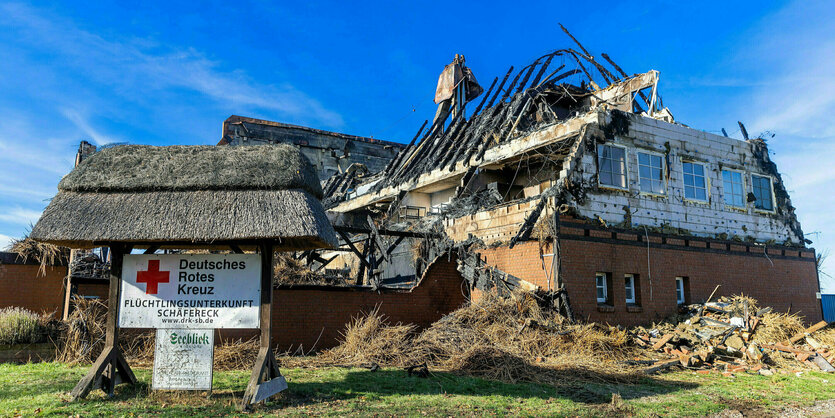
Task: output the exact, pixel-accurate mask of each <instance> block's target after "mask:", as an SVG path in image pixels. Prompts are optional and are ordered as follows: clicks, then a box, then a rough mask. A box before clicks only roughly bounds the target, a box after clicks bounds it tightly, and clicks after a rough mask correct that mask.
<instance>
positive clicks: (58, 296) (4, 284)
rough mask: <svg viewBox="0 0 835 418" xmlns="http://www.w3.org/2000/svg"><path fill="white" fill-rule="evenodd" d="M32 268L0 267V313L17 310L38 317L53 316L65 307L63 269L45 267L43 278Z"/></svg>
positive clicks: (0, 265)
mask: <svg viewBox="0 0 835 418" xmlns="http://www.w3.org/2000/svg"><path fill="white" fill-rule="evenodd" d="M39 268H40V266H39V265H35V264H7V263H2V264H0V309H2V308H6V307H11V306H19V307H23V308H26V309H28V310H30V311H34V312H37V313H41V312H49V313H51V312H55V313H57V315H58V316H59V317H60V315H61V309H62V308H63V306H64V277H65V276H66V275H67V267H66V266H55V267H47V268H46V275H45V276H44V275H41V274H40V273H39V272H38V269H39Z"/></svg>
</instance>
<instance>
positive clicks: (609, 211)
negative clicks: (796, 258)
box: [578, 115, 800, 243]
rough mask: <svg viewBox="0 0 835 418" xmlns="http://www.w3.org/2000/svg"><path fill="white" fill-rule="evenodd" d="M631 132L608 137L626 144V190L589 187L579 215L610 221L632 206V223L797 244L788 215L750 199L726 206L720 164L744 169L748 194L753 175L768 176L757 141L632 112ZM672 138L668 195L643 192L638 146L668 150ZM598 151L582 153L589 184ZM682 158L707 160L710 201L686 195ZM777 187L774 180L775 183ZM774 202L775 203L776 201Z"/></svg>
mask: <svg viewBox="0 0 835 418" xmlns="http://www.w3.org/2000/svg"><path fill="white" fill-rule="evenodd" d="M629 119H630V121H631V124H630V127H629V133H628V134H627V135H623V136H616V137H615V138H614V139H612V138H607V140H609V141H610V143H613V144H618V145H624V146H626V147H627V153H626V159H627V182H628V189H629V190H628V191H610V190H603V189H598V188H597V187H589V188H588V190H587V191H588V194H587V200H586V201H585V203H584V204H583V205H581V206H578V210H579V212H580V215H581V216H584V217H589V218H593V219H596V218H597V217H598V216H599V217H600V218H602V219H603V220H605V221H606V222H607V223H611V224H619V223H621V222H623V221H624V219H625V214H626V209H625V208H628V210H629V211H630V213H631V215H632V218H631V225H624V226H631V227H636V226H643V225H646V226H662V225H664V224H668V225H669V226H671V227H674V228H682V229H686V230H688V231H689V232H690V233H692V234H694V235H700V236H709V237H713V236H716V235H717V234H722V233H725V234H728V236H729V237H733V236H738V237H740V238H745V237H747V236H751V237H754V238H755V239H757V240H759V241H767V240H772V239H773V240H776V241H777V242H778V243H783V242H784V241H786V239H791V241H792V242H795V243H798V242H799V241H800V239H799V238H798V237H797V236H796V235H795V234H794V233H793V232H792V230H791V228H790V227H789V226H788V224H787V222H786V221H785V218H786V216H785V215H780V216H778V215H777V214H763V213H761V212H760V211H757V210H755V209H754V206H753V203H747V204H746V207H745V208H744V209H743V210H739V209H733V208H728V207H726V206H725V203H724V197H723V190H722V189H723V187H722V172H721V170H722V167H728V168H734V169H739V170H740V171H743V172H744V187H745V191H744V192H745V194H747V193H748V192H751V181H750V180H751V174H752V173H753V174H760V175H766V173H763V172H761V171H759V168H758V166H757V164H756V163H755V158H754V155H753V153H752V151H753V147H754V146H753V145H752V144H750V143H747V142H745V141H740V140H737V139H733V138H727V137H724V136H718V135H714V134H710V133H707V132H703V131H699V130H695V129H691V128H687V127H684V126H680V125H676V124H671V123H667V122H663V121H658V120H655V119H651V118H646V117H639V116H634V115H630V116H629ZM665 143H669V158H667V161H668V162H669V164H670V167H669V172H670V174H669V178H668V182H667V187H666V195H665V196H663V197H657V196H650V195H646V194H642V193H641V192H640V189H639V184H638V158H637V151H639V150H650V151H655V152H657V153H661V154H667V152H668V151H667V145H665ZM596 158H597V154H596V150H595V151H593V152H586V153H585V155H584V156H583V157H582V160H581V163H580V166H579V167H578V168H579V170H580V173H581V174H580V175H581V176H582V179H583V182H584V183H586V185H592V186H596V184H597V180H596V174H597V165H596ZM682 158H685V159H689V158H695V159H699V160H702V161H700V162H703V163H705V164H706V173H705V175H706V177H707V178H708V179H709V184H708V186H709V190H708V194H709V196H708V202H707V203H698V202H693V201H689V200H685V199H684V179H683V171H682ZM774 187H776V183H775V184H773V185H772V188H774ZM774 205H775V207H776V206H777V202H776V201H774Z"/></svg>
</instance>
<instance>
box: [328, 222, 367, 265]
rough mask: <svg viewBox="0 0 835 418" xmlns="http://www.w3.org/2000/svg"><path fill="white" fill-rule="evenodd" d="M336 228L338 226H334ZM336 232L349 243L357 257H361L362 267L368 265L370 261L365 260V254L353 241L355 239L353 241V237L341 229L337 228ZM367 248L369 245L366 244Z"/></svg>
mask: <svg viewBox="0 0 835 418" xmlns="http://www.w3.org/2000/svg"><path fill="white" fill-rule="evenodd" d="M334 229H336V228H334ZM336 233H337V234H339V236H340V237H342V239H343V240H344V241H345V242H346V243H347V244H348V247H350V248H351V251H352V252H353V253H354V254H356V255H357V257H359V258H360V264H361V268H362V267H368V262H367V261H365V254H363V253H361V252H360V250H358V249H357V247H356V246H354V243H353V241H351V238H350V237H349V236H348V234H347V233H346V232H345V231H343V230H341V229H336ZM366 248H367V246H366ZM363 252H365V248H363Z"/></svg>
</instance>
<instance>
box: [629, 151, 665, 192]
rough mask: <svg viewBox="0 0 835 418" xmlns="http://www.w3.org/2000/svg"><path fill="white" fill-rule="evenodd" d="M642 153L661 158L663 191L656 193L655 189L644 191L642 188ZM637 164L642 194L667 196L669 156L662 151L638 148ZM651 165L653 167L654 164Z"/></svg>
mask: <svg viewBox="0 0 835 418" xmlns="http://www.w3.org/2000/svg"><path fill="white" fill-rule="evenodd" d="M641 154H646V155H651V156H654V157H659V158H661V193H656V192H653V191H649V192H647V191H644V190H643V189H641ZM635 164H636V167H637V168H638V177H637V178H638V190H639V191H640V192H641V194H645V195H650V196H663V197H666V196H667V156H666V155H664V154H662V153H660V152H655V151H651V150H645V149H637V150H635ZM649 167H650V168H652V166H649ZM649 180H650V181H653V180H652V179H649Z"/></svg>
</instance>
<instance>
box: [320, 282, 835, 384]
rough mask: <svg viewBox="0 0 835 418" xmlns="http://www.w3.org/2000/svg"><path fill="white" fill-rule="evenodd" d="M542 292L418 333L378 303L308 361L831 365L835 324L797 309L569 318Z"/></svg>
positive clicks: (646, 367) (758, 368) (608, 372)
mask: <svg viewBox="0 0 835 418" xmlns="http://www.w3.org/2000/svg"><path fill="white" fill-rule="evenodd" d="M543 296H544V295H543V294H541V293H534V292H524V291H516V292H514V293H512V294H510V296H508V297H496V296H490V295H489V294H487V296H485V297H484V298H482V299H481V300H479V301H477V302H473V303H471V304H470V305H468V306H465V307H462V308H460V309H458V310H456V311H454V312H452V313H450V314H449V315H447V316H445V317H443V318H442V319H440V320H439V321H437V322H435V323H434V324H432V326H430V327H429V328H426V329H424V330H422V331H420V332H417V330H416V329H415V328H414V327H413V326H406V325H402V324H396V325H391V324H387V323H386V320H385V318H384V317H382V316H381V315H380V314H379V312H378V311H377V310H374V311H372V312H371V313H369V314H367V315H366V316H362V317H358V318H356V319H355V320H354V321H353V322H352V323H351V324H350V325H349V326H348V327H347V328H346V330H345V332H344V333H343V343H342V344H341V345H339V346H337V347H335V348H333V349H330V350H326V351H324V352H322V353H320V354H319V355H318V356H316V357H314V358H310V361H311V362H312V364H311V363H308V364H310V365H340V366H361V367H368V368H376V367H379V366H390V367H403V368H407V369H409V370H412V369H414V368H416V367H417V368H429V369H434V370H446V371H452V372H456V373H462V374H467V375H472V376H479V377H484V378H489V379H495V380H502V381H507V382H517V381H528V382H536V383H548V384H559V383H560V382H561V381H563V380H564V379H565V378H566V377H567V376H571V377H572V378H574V379H576V378H580V379H587V380H596V381H601V380H602V381H608V382H629V381H635V380H637V379H640V376H642V375H645V374H652V373H657V372H660V371H665V370H669V369H672V368H674V367H676V368H684V369H687V370H695V371H698V372H699V373H710V371H711V370H716V371H718V372H721V373H723V374H725V375H728V376H729V375H732V374H733V373H736V372H749V373H759V374H762V375H772V374H774V373H775V372H782V373H788V372H798V371H802V370H809V369H811V370H823V371H835V369H833V368H832V366H831V365H830V363H831V361H833V360H835V329H826V330H824V329H823V328H824V327H825V326H826V323H825V322H821V323H818V324H815V325H813V326H811V327H808V328H806V327H804V325H803V321H802V319H801V318H800V317H799V316H798V315H796V314H788V313H778V312H774V311H773V310H772V309H771V308H768V307H766V308H759V307H758V306H757V302H756V301H755V300H753V299H751V298H748V297H744V296H735V297H731V298H720V299H719V300H718V301H717V302H713V303H705V304H700V305H691V306H688V307H686V308H684V310H685V312H684V313H683V314H681V315H679V316H677V317H674V318H670V319H669V320H667V321H665V322H662V323H659V324H655V326H653V327H649V328H646V327H635V328H631V329H625V328H623V327H614V326H608V325H603V324H599V323H578V322H572V321H568V320H567V319H566V318H565V317H564V316H562V315H560V314H559V313H558V309H557V307H556V306H557V305H558V303H556V302H557V301H556V300H554V299H549V298H547V297H543Z"/></svg>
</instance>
